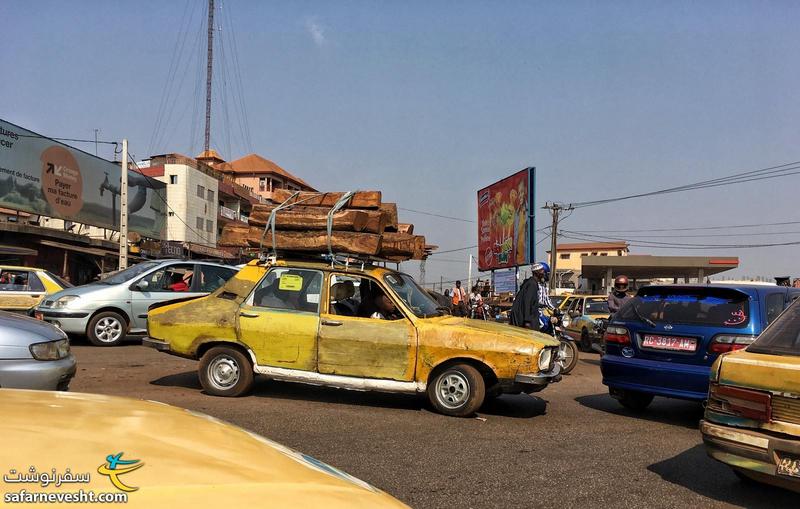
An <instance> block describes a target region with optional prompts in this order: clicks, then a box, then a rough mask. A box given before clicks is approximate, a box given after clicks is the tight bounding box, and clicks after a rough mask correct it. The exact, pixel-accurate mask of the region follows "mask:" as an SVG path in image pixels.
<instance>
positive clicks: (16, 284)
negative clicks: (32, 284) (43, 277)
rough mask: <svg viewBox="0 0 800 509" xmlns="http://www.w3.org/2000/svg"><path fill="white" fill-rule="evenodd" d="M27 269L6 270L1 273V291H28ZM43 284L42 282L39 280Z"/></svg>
mask: <svg viewBox="0 0 800 509" xmlns="http://www.w3.org/2000/svg"><path fill="white" fill-rule="evenodd" d="M28 275H29V272H28V271H27V270H4V271H3V272H2V273H0V292H27V291H29V290H28ZM37 281H38V279H37ZM39 284H40V285H41V284H42V283H41V282H39Z"/></svg>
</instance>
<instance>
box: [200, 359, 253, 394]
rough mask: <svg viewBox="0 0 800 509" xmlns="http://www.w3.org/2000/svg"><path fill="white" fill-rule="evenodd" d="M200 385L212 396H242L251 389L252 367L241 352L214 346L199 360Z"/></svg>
mask: <svg viewBox="0 0 800 509" xmlns="http://www.w3.org/2000/svg"><path fill="white" fill-rule="evenodd" d="M198 374H199V375H200V384H201V385H202V386H203V389H205V391H206V392H207V393H208V394H211V395H213V396H228V397H237V396H242V395H243V394H246V393H247V392H249V391H250V389H251V388H252V387H253V378H254V376H253V365H252V363H251V362H250V359H248V358H247V356H246V355H245V354H243V353H242V352H241V351H239V350H237V349H235V348H230V347H227V346H216V347H214V348H212V349H210V350H209V351H207V352H206V353H205V354H204V355H203V358H202V359H200V366H199V368H198Z"/></svg>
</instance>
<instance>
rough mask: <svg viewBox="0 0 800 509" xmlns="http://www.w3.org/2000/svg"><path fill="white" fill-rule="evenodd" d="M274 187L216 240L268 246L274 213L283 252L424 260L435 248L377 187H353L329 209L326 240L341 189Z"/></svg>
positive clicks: (222, 243)
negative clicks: (340, 204)
mask: <svg viewBox="0 0 800 509" xmlns="http://www.w3.org/2000/svg"><path fill="white" fill-rule="evenodd" d="M294 194H295V192H294V191H289V190H286V189H277V190H275V191H273V192H272V194H271V197H272V199H271V203H261V204H256V205H254V206H253V210H252V212H251V213H250V218H249V222H248V224H246V225H245V224H241V223H238V224H237V223H229V224H227V225H225V226H224V227H223V230H222V235H221V237H220V239H219V245H220V246H225V247H238V248H244V249H258V248H263V249H271V248H272V240H273V236H272V230H271V229H270V228H269V227H268V226H267V225H268V223H269V219H270V215H271V214H272V212H273V211H274V210H275V209H276V208H277V207H278V205H284V207H282V208H281V209H279V210H278V211H277V212H276V213H275V244H276V246H275V248H276V249H278V250H284V251H301V252H308V253H327V252H328V242H329V240H330V248H331V250H332V251H333V252H334V253H347V254H354V255H366V256H371V257H378V258H382V259H385V260H391V261H405V260H423V259H425V258H427V257H428V256H429V255H430V254H431V253H432V251H433V249H435V248H436V247H435V246H430V245H428V244H426V243H425V237H423V236H422V235H414V225H413V224H408V223H399V222H398V214H397V204H396V203H384V202H382V201H381V192H380V191H357V192H355V193H354V194H353V196H352V197H351V198H350V199H349V200H348V201H347V202H346V203H345V205H344V206H343V207H342V208H341V209H339V210H338V211H336V212H334V213H333V221H332V225H331V235H330V239H329V236H328V214H329V212H330V210H331V209H332V207H333V206H334V205H335V204H336V203H337V202H338V201H339V200H340V199H341V198H342V197H343V196H344V195H345V193H340V192H337V193H314V192H307V191H302V192H300V193H298V194H297V195H296V196H294V197H293V195H294ZM265 229H266V235H265V234H264V232H265Z"/></svg>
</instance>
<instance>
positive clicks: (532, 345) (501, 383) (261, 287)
mask: <svg viewBox="0 0 800 509" xmlns="http://www.w3.org/2000/svg"><path fill="white" fill-rule="evenodd" d="M439 307H440V306H439V304H438V303H437V302H436V301H434V300H433V299H432V298H431V297H430V295H429V294H428V293H427V292H425V290H423V289H422V288H421V287H420V286H419V285H417V283H416V282H415V281H414V280H413V279H412V278H411V277H410V276H408V275H406V274H402V273H399V272H396V271H393V270H389V269H386V268H383V267H378V266H373V265H364V266H363V268H362V265H361V264H360V263H359V264H350V265H348V266H345V265H342V266H339V265H338V264H337V265H335V266H332V265H331V263H329V262H321V261H303V260H278V261H272V262H266V263H260V262H257V261H253V262H251V263H250V264H248V265H247V266H246V267H245V268H243V269H242V270H241V271H240V272H239V273H238V274H237V275H236V276H235V277H234V278H232V279H231V280H230V281H229V282H228V283H227V284H226V285H225V286H223V287H222V288H220V289H219V290H217V291H216V292H214V293H212V294H211V295H209V296H208V297H204V298H202V299H197V300H193V301H189V302H177V303H171V304H157V305H154V306H152V307H151V308H150V313H149V317H148V324H149V335H150V338H146V339H145V340H144V344H145V345H148V346H152V347H154V348H157V349H159V350H163V351H165V352H168V353H171V354H174V355H178V356H181V357H187V358H190V359H199V360H200V365H199V368H198V369H199V375H200V381H201V383H202V386H203V388H204V389H205V391H206V392H207V393H208V394H212V395H217V396H240V395H243V394H245V393H246V392H247V391H249V390H250V388H251V387H252V385H253V376H254V374H261V375H265V376H267V377H269V378H273V379H278V380H288V381H296V382H306V383H311V384H316V385H329V386H333V387H340V388H345V389H356V390H375V391H383V392H398V393H412V394H413V393H423V392H427V395H428V398H429V399H430V401H431V404H432V405H433V407H434V408H435V409H436V410H437V411H439V412H441V413H443V414H447V415H454V416H466V415H470V414H472V413H474V412H475V411H476V410H477V409H478V408H479V407H480V406H481V404H482V403H483V401H484V398H485V397H486V395H488V396H489V397H493V396H496V395H499V394H501V393H504V392H510V393H520V392H527V393H530V392H535V391H540V390H542V389H544V388H545V387H547V385H548V384H550V383H551V382H556V381H558V380H559V379H560V375H559V365H558V362H557V357H558V355H559V342H558V341H556V340H555V339H553V338H552V337H550V336H547V335H544V334H540V333H534V332H532V331H527V330H524V329H520V328H518V327H511V326H508V325H503V324H498V323H494V322H489V321H483V320H471V319H468V318H460V317H454V316H450V315H449V314H446V313H445V312H444V311H442V310H440V309H438V308H439Z"/></svg>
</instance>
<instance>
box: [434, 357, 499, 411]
mask: <svg viewBox="0 0 800 509" xmlns="http://www.w3.org/2000/svg"><path fill="white" fill-rule="evenodd" d="M485 395H486V385H485V383H484V381H483V377H482V376H481V374H480V373H479V372H478V370H477V369H475V368H474V367H472V366H470V365H469V364H455V365H453V366H450V367H448V368H446V369H444V370H442V372H441V373H439V374H438V375H436V376H435V377H434V378H433V380H431V383H430V384H429V385H428V399H429V400H430V402H431V404H432V405H433V407H434V408H435V409H436V411H437V412H439V413H442V414H444V415H450V416H453V417H467V416H470V415H472V414H474V413H475V412H476V411H477V410H478V408H480V406H481V405H482V404H483V400H484V398H485Z"/></svg>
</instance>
